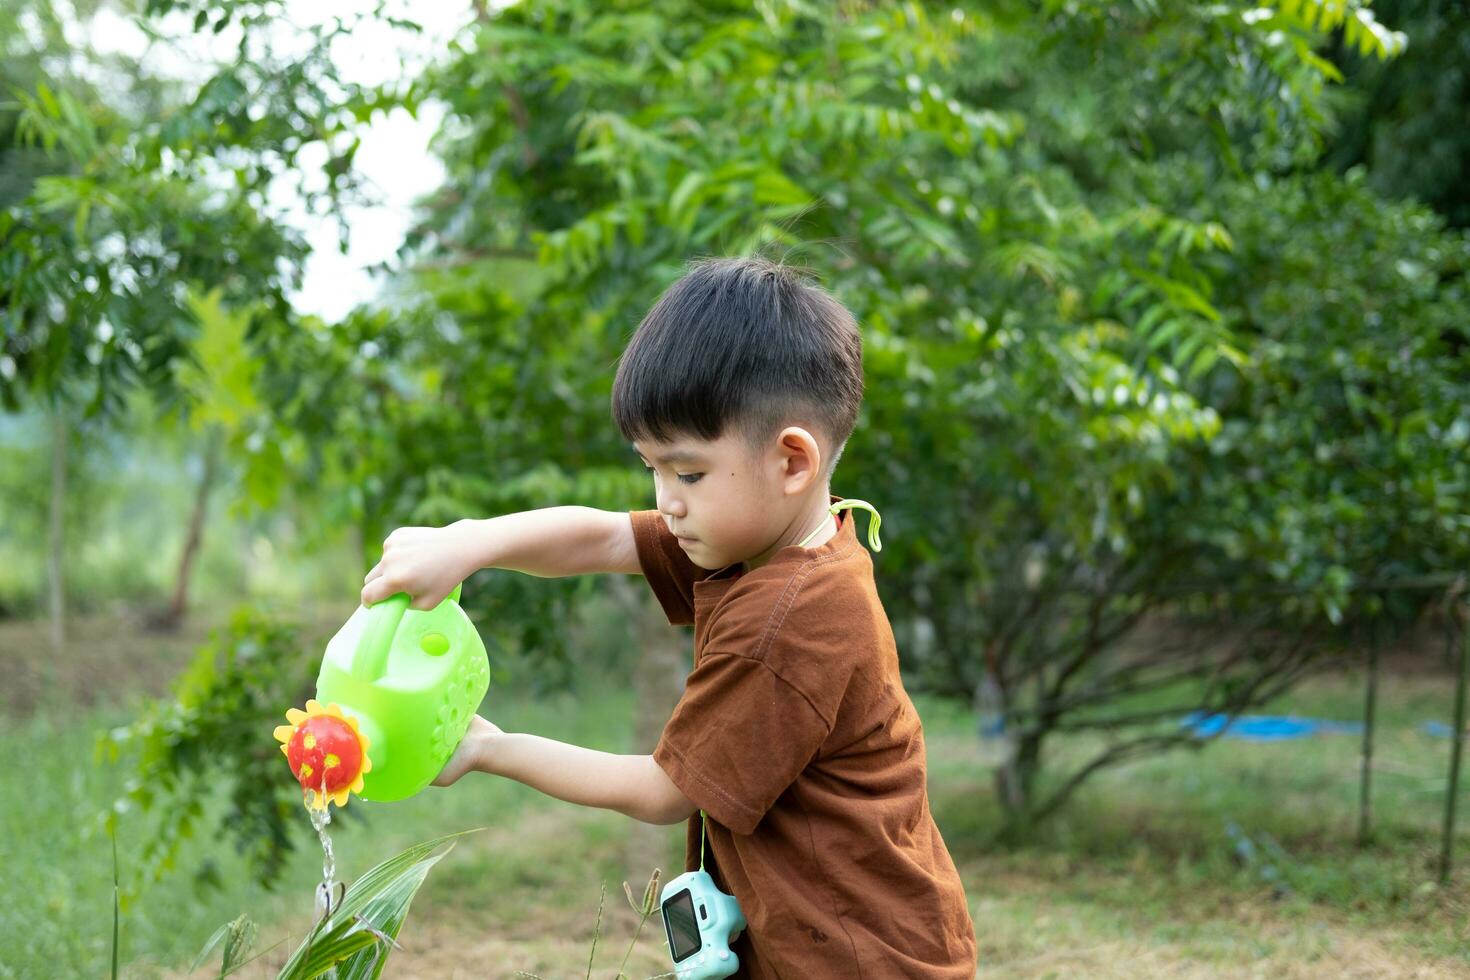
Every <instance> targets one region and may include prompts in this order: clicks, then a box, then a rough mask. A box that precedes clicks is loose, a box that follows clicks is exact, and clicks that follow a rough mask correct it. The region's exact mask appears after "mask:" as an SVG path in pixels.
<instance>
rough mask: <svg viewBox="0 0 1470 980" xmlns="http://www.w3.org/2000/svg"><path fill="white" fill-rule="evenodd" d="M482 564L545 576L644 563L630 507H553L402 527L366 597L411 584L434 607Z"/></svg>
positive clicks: (631, 570) (387, 544)
mask: <svg viewBox="0 0 1470 980" xmlns="http://www.w3.org/2000/svg"><path fill="white" fill-rule="evenodd" d="M481 568H508V569H511V570H513V571H518V572H524V573H526V574H527V575H537V576H540V577H542V578H556V577H561V576H565V575H586V574H589V573H592V572H626V573H628V574H631V575H637V574H641V573H642V570H643V569H642V567H641V566H640V565H639V564H638V550H637V548H636V546H635V545H634V542H633V523H632V520H631V519H630V518H629V516H628V514H627V513H626V512H624V511H605V510H597V509H595V508H592V507H576V506H568V507H546V508H543V509H541V510H527V511H521V512H520V513H517V514H503V515H501V516H500V517H490V518H485V519H483V520H472V519H466V520H461V521H456V522H454V523H453V524H450V525H448V526H447V527H401V528H399V529H398V530H396V531H394V532H393V533H392V534H390V535H388V538H387V540H385V541H384V542H383V558H382V560H381V561H379V562H378V563H377V564H376V565H374V566H373V569H372V571H370V572H368V574H367V577H366V579H365V584H364V585H363V589H362V603H363V605H365V606H369V605H372V604H373V603H375V602H378V601H381V600H382V599H386V598H387V597H388V596H390V595H394V594H396V593H399V592H407V593H408V594H409V595H411V596H413V606H414V608H415V609H432V608H434V606H436V605H438V604H439V602H440V601H441V600H443V598H444V597H445V596H446V595H448V594H449V592H450V590H452V589H453V588H454V587H455V586H456V585H458V584H459V583H460V582H462V581H464V580H465V579H466V578H468V577H469V576H470V575H471V574H473V573H474V572H475V571H477V570H478V569H481Z"/></svg>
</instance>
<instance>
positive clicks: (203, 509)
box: [158, 433, 219, 630]
mask: <svg viewBox="0 0 1470 980" xmlns="http://www.w3.org/2000/svg"><path fill="white" fill-rule="evenodd" d="M205 438H206V448H205V450H204V472H203V473H202V474H201V475H200V477H199V486H198V489H197V490H196V491H195V494H194V511H193V513H192V514H190V515H189V531H188V534H187V535H186V536H185V538H184V550H183V552H182V553H181V554H180V555H179V571H178V575H177V577H176V578H175V580H174V596H173V599H172V601H170V602H169V606H168V612H166V613H164V615H163V617H162V619H161V620H160V621H159V623H158V625H159V627H160V628H161V629H166V630H176V629H178V628H179V626H180V624H182V623H183V621H184V613H185V611H186V610H187V608H188V603H189V573H190V571H191V570H192V569H193V567H194V560H195V558H197V557H198V556H199V549H200V547H201V546H202V545H203V543H204V518H205V515H206V514H207V513H208V512H209V491H210V490H211V489H212V488H213V486H214V479H215V475H216V473H217V471H218V469H219V442H218V440H217V439H216V438H214V437H213V434H212V433H206V436H205Z"/></svg>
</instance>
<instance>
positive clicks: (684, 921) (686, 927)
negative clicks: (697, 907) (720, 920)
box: [664, 888, 700, 963]
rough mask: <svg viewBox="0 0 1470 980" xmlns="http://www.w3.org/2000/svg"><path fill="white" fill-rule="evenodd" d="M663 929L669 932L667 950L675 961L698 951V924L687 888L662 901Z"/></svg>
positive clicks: (692, 900) (692, 901)
mask: <svg viewBox="0 0 1470 980" xmlns="http://www.w3.org/2000/svg"><path fill="white" fill-rule="evenodd" d="M664 931H665V932H667V933H668V934H669V952H670V953H671V954H672V955H673V957H674V962H675V963H677V962H679V961H680V960H682V959H686V958H688V957H690V956H693V955H694V954H695V953H697V952H699V946H700V941H699V924H698V923H697V922H695V921H694V899H693V897H691V896H690V894H689V889H687V888H686V889H684V890H683V891H681V892H679V894H677V895H675V896H674V897H673V898H671V899H669V900H668V901H667V902H664Z"/></svg>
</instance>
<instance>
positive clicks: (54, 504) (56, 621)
mask: <svg viewBox="0 0 1470 980" xmlns="http://www.w3.org/2000/svg"><path fill="white" fill-rule="evenodd" d="M65 523H66V414H65V410H64V408H63V407H62V404H61V402H60V400H57V401H56V402H55V403H54V404H53V405H52V406H51V513H50V524H51V527H50V542H49V546H48V561H47V565H48V568H47V571H48V575H49V578H50V589H51V596H50V606H51V649H52V651H53V652H54V653H56V654H58V655H59V654H60V653H61V652H62V648H63V647H64V646H65V644H66V597H65V592H66V580H65V577H64V576H63V574H62V550H63V546H64V545H65ZM48 662H49V661H48Z"/></svg>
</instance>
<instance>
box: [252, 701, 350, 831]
mask: <svg viewBox="0 0 1470 980" xmlns="http://www.w3.org/2000/svg"><path fill="white" fill-rule="evenodd" d="M286 720H287V721H288V722H290V724H289V725H278V726H277V727H276V730H275V733H274V734H275V737H276V741H278V742H280V743H282V744H281V751H282V752H284V753H285V755H286V762H287V763H288V764H289V765H290V766H291V772H292V774H293V775H294V776H295V777H296V779H297V781H298V782H299V783H301V788H302V789H303V790H305V791H306V792H307V794H308V795H309V796H310V799H309V801H308V805H309V806H311V807H313V808H314V809H318V810H325V809H326V808H327V802H328V801H329V800H330V801H331V802H333V803H335V804H337V805H338V806H345V805H346V803H347V796H348V794H349V793H361V792H362V774H363V773H365V772H371V771H372V768H373V764H372V760H371V759H369V758H368V754H367V750H368V738H367V736H366V735H365V734H363V733H362V732H361V731H359V730H358V727H357V719H356V718H353V717H351V716H350V715H347V714H345V713H344V712H343V711H342V709H341V708H340V707H339V706H338V705H336V704H328V705H327V706H326V707H323V706H322V705H321V704H320V703H319V702H317V701H316V700H315V699H312V700H310V701H308V702H306V710H305V711H302V710H301V709H300V708H292V709H290V710H289V711H287V712H286Z"/></svg>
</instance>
